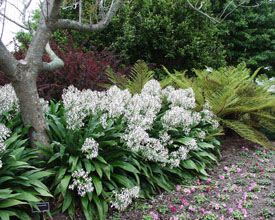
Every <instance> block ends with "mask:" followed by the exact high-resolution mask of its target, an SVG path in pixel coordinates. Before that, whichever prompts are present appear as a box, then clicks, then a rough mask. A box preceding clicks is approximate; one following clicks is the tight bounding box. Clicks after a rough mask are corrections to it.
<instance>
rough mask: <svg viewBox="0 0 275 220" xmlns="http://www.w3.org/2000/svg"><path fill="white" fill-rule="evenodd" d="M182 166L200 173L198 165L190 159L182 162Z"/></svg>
mask: <svg viewBox="0 0 275 220" xmlns="http://www.w3.org/2000/svg"><path fill="white" fill-rule="evenodd" d="M181 165H182V166H183V167H184V168H186V169H189V170H196V171H198V168H197V166H196V164H195V163H194V162H193V161H192V160H190V159H189V160H185V161H182V162H181Z"/></svg>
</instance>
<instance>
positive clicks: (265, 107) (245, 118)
mask: <svg viewBox="0 0 275 220" xmlns="http://www.w3.org/2000/svg"><path fill="white" fill-rule="evenodd" d="M164 69H165V68H164ZM165 70H166V72H167V74H168V76H169V77H168V78H166V79H165V80H163V82H162V86H164V87H165V86H167V85H173V86H175V87H180V88H189V87H192V88H193V90H194V92H195V95H196V101H197V102H198V106H197V109H198V110H200V109H201V108H202V106H203V105H204V104H205V103H206V102H208V103H209V104H210V105H211V106H212V111H213V112H214V113H215V114H216V115H217V116H218V119H219V121H220V123H221V125H222V126H224V127H227V128H230V129H232V130H234V131H235V132H236V133H238V134H239V135H240V136H242V137H244V138H246V139H248V140H250V141H253V142H255V143H258V144H260V145H262V146H265V147H272V144H271V143H270V142H269V140H268V139H267V138H266V136H265V135H264V134H262V133H261V132H259V131H258V128H259V126H263V127H265V128H267V129H268V130H270V131H271V132H275V117H274V115H273V114H272V113H271V111H270V109H272V108H274V107H275V96H274V95H271V93H270V92H268V88H269V87H268V86H266V87H264V86H259V85H257V84H256V83H255V82H254V78H255V77H256V75H257V73H258V72H259V70H260V69H258V70H257V71H255V72H254V73H253V74H252V75H251V74H250V70H249V69H247V68H246V66H245V65H244V64H240V65H238V66H237V67H236V68H235V67H225V68H220V69H218V70H212V69H209V68H208V69H207V70H194V72H195V74H196V76H197V77H193V78H188V77H187V76H185V72H177V71H176V72H175V74H171V73H169V72H168V70H167V69H165Z"/></svg>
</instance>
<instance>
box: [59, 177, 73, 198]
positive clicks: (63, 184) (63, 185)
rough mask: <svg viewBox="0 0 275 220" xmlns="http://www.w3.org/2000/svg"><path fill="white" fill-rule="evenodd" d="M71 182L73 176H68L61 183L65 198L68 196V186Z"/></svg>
mask: <svg viewBox="0 0 275 220" xmlns="http://www.w3.org/2000/svg"><path fill="white" fill-rule="evenodd" d="M70 180H71V176H70V175H66V176H65V177H64V178H63V179H62V180H61V182H60V189H61V193H62V195H63V197H64V198H65V196H66V191H67V189H68V185H69V183H70Z"/></svg>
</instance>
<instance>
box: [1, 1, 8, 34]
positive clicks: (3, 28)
mask: <svg viewBox="0 0 275 220" xmlns="http://www.w3.org/2000/svg"><path fill="white" fill-rule="evenodd" d="M6 11H7V1H6V2H5V7H4V15H6ZM5 19H6V16H4V19H3V25H2V33H1V36H0V39H2V37H3V34H4V30H5Z"/></svg>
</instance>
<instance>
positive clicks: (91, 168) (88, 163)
mask: <svg viewBox="0 0 275 220" xmlns="http://www.w3.org/2000/svg"><path fill="white" fill-rule="evenodd" d="M82 162H83V163H84V166H85V169H86V171H87V172H88V173H90V172H93V171H95V167H94V165H92V164H91V161H90V160H88V159H83V160H82Z"/></svg>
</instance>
